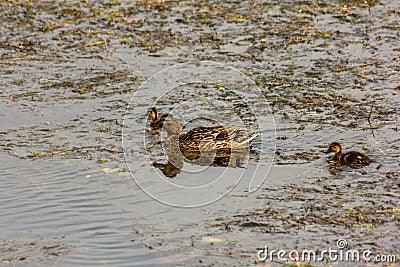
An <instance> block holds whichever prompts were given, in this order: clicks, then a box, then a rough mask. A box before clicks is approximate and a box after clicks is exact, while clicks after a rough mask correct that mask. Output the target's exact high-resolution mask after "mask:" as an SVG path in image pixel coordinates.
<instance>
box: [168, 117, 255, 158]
mask: <svg viewBox="0 0 400 267" xmlns="http://www.w3.org/2000/svg"><path fill="white" fill-rule="evenodd" d="M164 129H165V130H166V131H167V133H168V136H169V137H168V139H167V141H166V142H167V143H171V142H173V141H171V140H173V139H175V140H176V141H178V142H179V147H180V149H181V150H184V151H213V150H214V151H218V150H243V149H245V148H248V147H249V146H250V144H251V142H252V141H253V140H254V138H256V137H257V136H258V135H259V132H254V133H251V134H249V135H247V134H246V133H247V131H246V130H243V129H239V128H236V127H233V126H214V127H205V126H202V127H197V128H194V129H192V130H190V131H189V132H187V133H182V126H181V124H180V123H179V122H178V121H176V120H167V121H165V123H164Z"/></svg>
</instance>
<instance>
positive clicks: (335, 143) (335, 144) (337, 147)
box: [325, 142, 342, 154]
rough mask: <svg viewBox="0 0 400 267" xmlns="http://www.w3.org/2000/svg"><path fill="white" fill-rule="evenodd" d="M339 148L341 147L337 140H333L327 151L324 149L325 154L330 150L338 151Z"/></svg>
mask: <svg viewBox="0 0 400 267" xmlns="http://www.w3.org/2000/svg"><path fill="white" fill-rule="evenodd" d="M341 150H342V147H341V146H340V144H339V143H338V142H333V143H331V144H330V145H329V148H328V150H327V151H325V154H328V153H330V152H335V153H339V152H340V151H341Z"/></svg>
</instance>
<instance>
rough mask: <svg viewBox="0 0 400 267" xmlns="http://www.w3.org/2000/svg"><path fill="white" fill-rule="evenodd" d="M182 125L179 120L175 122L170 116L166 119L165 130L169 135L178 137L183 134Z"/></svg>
mask: <svg viewBox="0 0 400 267" xmlns="http://www.w3.org/2000/svg"><path fill="white" fill-rule="evenodd" d="M182 128H183V127H182V124H181V122H179V121H178V120H175V119H174V118H173V117H172V115H171V114H170V115H168V117H167V118H166V119H165V122H164V125H163V129H164V130H166V131H167V133H168V135H177V134H180V133H181V132H182Z"/></svg>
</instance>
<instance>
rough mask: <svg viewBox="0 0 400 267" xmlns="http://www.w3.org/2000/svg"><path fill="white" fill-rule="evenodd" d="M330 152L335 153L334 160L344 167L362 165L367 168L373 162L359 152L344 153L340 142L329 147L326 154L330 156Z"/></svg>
mask: <svg viewBox="0 0 400 267" xmlns="http://www.w3.org/2000/svg"><path fill="white" fill-rule="evenodd" d="M330 152H335V155H334V156H333V160H334V161H337V162H339V163H340V164H344V165H362V166H366V165H368V164H370V163H371V162H373V160H372V159H370V158H369V157H368V156H366V155H365V154H363V153H360V152H357V151H349V152H346V153H343V152H342V146H341V145H340V144H339V143H338V142H333V143H331V144H330V145H329V149H328V150H327V151H326V152H325V154H328V153H330Z"/></svg>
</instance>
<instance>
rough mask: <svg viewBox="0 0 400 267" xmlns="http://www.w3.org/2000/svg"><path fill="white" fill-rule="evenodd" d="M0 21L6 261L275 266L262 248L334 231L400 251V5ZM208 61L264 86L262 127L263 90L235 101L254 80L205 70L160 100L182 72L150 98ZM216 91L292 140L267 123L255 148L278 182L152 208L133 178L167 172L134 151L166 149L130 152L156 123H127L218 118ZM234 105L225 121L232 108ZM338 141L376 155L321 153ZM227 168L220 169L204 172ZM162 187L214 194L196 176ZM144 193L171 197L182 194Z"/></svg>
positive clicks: (164, 4)
mask: <svg viewBox="0 0 400 267" xmlns="http://www.w3.org/2000/svg"><path fill="white" fill-rule="evenodd" d="M0 12H1V15H2V21H1V23H0V32H1V35H0V64H1V66H0V67H1V70H0V73H1V79H0V102H1V105H0V148H1V150H0V151H1V152H0V153H1V157H0V161H1V164H0V174H1V179H0V187H1V188H2V194H1V198H0V204H1V205H0V206H1V207H2V209H1V211H2V212H1V214H2V216H1V218H0V227H1V230H2V231H1V235H0V239H1V247H0V250H1V258H0V260H1V263H0V264H1V265H5V266H20V265H21V266H25V265H29V266H43V265H46V266H81V265H105V266H133V265H136V266H168V265H173V266H175V265H183V266H210V265H217V266H219V265H224V264H225V265H228V266H230V265H234V264H235V265H239V266H246V265H250V266H251V265H261V264H262V263H261V262H260V261H258V260H257V256H256V253H257V251H258V249H260V248H263V247H264V246H265V245H268V247H270V248H273V249H286V250H292V249H299V250H302V249H314V250H323V249H328V248H329V247H332V248H336V241H337V240H338V239H339V238H342V239H346V241H347V242H348V247H349V248H351V249H357V250H359V251H362V250H365V249H369V250H371V251H373V253H374V255H375V254H382V255H384V254H394V255H397V257H398V258H400V255H399V251H400V250H399V248H400V246H399V243H400V242H399V237H398V235H395V234H393V233H396V232H398V230H399V218H400V216H399V211H398V207H399V178H400V174H399V171H400V166H399V157H400V150H399V149H400V138H399V134H398V130H399V127H400V125H399V121H400V112H399V109H398V106H399V102H400V101H399V99H400V98H399V86H400V75H399V66H400V64H399V61H400V57H399V53H400V51H399V40H400V36H399V32H400V28H399V25H400V21H399V12H400V5H399V3H397V2H396V1H351V0H349V1H317V2H308V1H296V2H292V1H287V2H282V1H268V2H262V1H259V2H257V1H255V2H247V1H244V2H243V1H242V2H240V1H239V2H222V3H214V2H210V1H200V2H196V1H195V2H193V1H192V2H177V1H135V2H131V1H111V2H106V1H104V2H96V3H86V2H78V1H76V2H75V1H72V2H71V1H68V2H63V1H61V2H56V1H55V2H49V1H47V2H40V1H29V2H28V1H0ZM199 60H209V62H217V63H220V64H221V63H223V64H225V65H226V66H230V67H233V68H235V69H236V70H238V71H240V72H241V73H243V74H244V75H245V76H246V77H248V78H250V79H251V80H253V81H254V82H255V84H256V85H257V87H258V88H259V89H260V90H261V92H260V97H261V95H262V96H263V97H264V98H265V101H266V102H267V104H268V105H267V106H266V108H265V109H262V111H263V113H262V114H261V115H260V114H256V115H257V116H256V117H258V119H259V120H258V121H257V120H254V114H252V113H251V112H247V110H248V109H247V107H248V106H250V107H254V109H253V110H256V111H258V110H257V107H260V106H261V104H260V103H259V101H260V100H259V99H260V98H255V97H253V94H250V95H248V96H249V98H248V99H247V101H246V105H247V106H246V105H244V102H243V101H242V102H240V101H239V102H234V101H236V99H235V97H236V96H237V95H238V94H236V95H235V94H230V93H237V92H238V88H242V87H243V86H244V87H246V86H248V85H249V84H251V83H250V82H248V81H246V83H245V85H243V84H242V82H243V79H235V78H234V77H237V76H232V77H233V78H232V77H231V78H230V79H229V80H226V79H225V80H224V76H223V75H221V73H210V74H209V77H205V78H204V77H203V78H202V79H201V80H196V82H194V83H182V84H181V85H180V86H174V87H173V89H174V90H172V93H171V94H169V95H166V96H165V97H163V98H161V100H160V101H158V102H157V99H158V98H159V97H160V96H162V95H163V93H164V92H165V88H164V87H163V86H164V85H165V84H169V82H171V77H169V78H168V79H164V80H162V79H161V80H157V81H156V83H155V84H157V86H156V88H151V91H150V92H151V94H146V93H145V92H143V91H140V88H142V89H143V82H144V81H146V80H148V79H151V77H154V75H156V74H157V73H158V72H159V71H162V70H163V69H165V68H168V67H171V66H174V65H176V64H178V63H187V62H194V61H199ZM193 66H198V65H196V63H194V64H193ZM192 70H193V68H190V69H187V73H189V74H191V75H192V76H193V77H196V75H199V74H200V73H196V72H193V73H190V71H192ZM182 73H183V72H182ZM204 73H205V74H207V70H205V71H204ZM204 73H203V74H204ZM180 75H183V74H181V72H180V73H178V74H177V75H176V76H178V77H181V76H180ZM164 78H165V77H164ZM147 84H149V83H147ZM190 85H193V91H190V88H191V87H190ZM141 86H142V87H141ZM252 86H253V85H252ZM199 88H200V89H199ZM201 88H204V90H202V89H201ZM188 90H189V91H188ZM137 92H140V93H137ZM195 92H196V93H195ZM246 92H247V91H246ZM135 93H137V94H136V96H140V97H139V98H138V99H135V98H133V99H134V100H135V101H133V102H132V97H133V96H134V95H135ZM150 95H151V97H150ZM233 95H235V97H233ZM204 99H205V100H207V101H205V100H204ZM210 99H214V100H215V102H216V103H217V101H218V103H222V104H220V106H218V109H217V108H216V109H215V110H218V111H219V112H218V113H217V114H221V117H222V118H223V119H222V120H223V121H224V122H226V121H229V122H231V123H232V124H238V123H240V122H245V123H243V125H244V126H246V127H248V128H249V129H258V128H257V127H259V125H261V126H262V122H263V121H262V118H269V116H272V115H273V120H274V123H275V126H276V137H279V138H274V139H273V140H272V139H271V138H272V137H271V136H272V132H271V129H269V127H267V128H268V129H264V131H263V133H265V134H267V136H268V138H269V139H267V138H264V139H258V140H255V142H254V150H255V151H256V153H255V154H251V155H250V157H249V158H248V164H247V165H246V168H245V170H246V171H248V172H249V171H251V170H253V169H254V168H255V166H261V167H264V168H265V172H266V173H267V172H268V170H269V165H268V164H266V163H268V160H271V157H270V154H273V155H274V164H273V166H272V169H271V171H270V173H269V175H268V176H267V179H266V180H265V182H264V183H263V185H262V186H261V188H260V189H259V190H257V191H256V192H254V193H249V192H248V190H247V185H248V184H246V183H243V182H242V183H240V182H239V183H238V185H237V187H236V188H233V185H234V183H227V185H228V186H227V187H225V186H224V187H221V188H219V191H217V193H218V194H220V195H223V194H224V193H226V192H227V191H230V190H232V189H233V190H232V191H230V192H227V193H228V194H226V195H225V196H224V197H222V198H221V199H220V200H218V201H217V202H214V203H213V204H210V205H205V206H202V207H198V208H190V209H182V208H174V207H171V206H168V205H165V204H162V203H160V202H159V201H157V200H154V199H153V198H151V197H149V195H148V194H146V193H145V192H144V191H142V190H141V188H140V187H139V186H138V184H137V183H135V182H134V181H133V179H132V177H131V176H130V173H129V171H128V170H131V171H133V172H135V171H139V172H140V171H141V172H142V173H141V174H142V175H143V176H141V177H153V175H159V174H160V172H157V171H156V170H154V169H153V168H151V164H152V163H153V162H152V161H151V160H149V161H143V160H140V161H139V160H137V161H135V160H134V159H133V158H129V155H135V154H134V153H142V152H143V155H144V154H146V153H147V154H148V155H150V158H151V159H156V160H159V157H160V155H161V154H159V153H158V150H157V149H161V147H160V144H159V143H156V144H154V146H147V147H144V146H143V145H142V143H141V142H142V139H135V135H131V137H132V139H129V141H130V142H131V143H130V144H131V146H130V147H128V148H129V149H132V151H133V152H132V153H133V154H128V156H127V155H126V154H125V155H124V153H123V152H124V151H123V150H124V149H125V151H128V152H130V150H127V147H126V146H125V144H123V143H122V141H121V139H122V134H123V129H124V130H125V131H126V129H127V128H126V127H132V125H134V123H138V122H141V120H142V119H143V118H144V119H145V116H144V115H143V117H141V116H140V115H138V117H135V116H133V117H129V115H132V113H130V114H128V118H132V122H133V124H129V125H126V124H125V122H124V116H125V115H126V111H127V108H128V104H129V107H131V108H132V107H134V108H136V107H137V108H138V110H141V109H142V110H144V111H146V110H147V108H148V107H150V106H151V105H153V104H154V103H156V102H157V104H158V105H159V106H160V109H161V110H162V111H163V112H166V111H169V110H180V109H181V110H185V111H187V112H186V113H185V112H183V111H181V114H180V115H182V116H183V117H184V115H185V116H187V115H188V114H189V115H190V114H193V115H195V117H201V116H200V115H202V114H206V115H207V116H208V117H209V116H210V114H214V113H216V112H214V113H213V112H211V111H213V109H212V107H213V106H212V104H213V101H208V100H210ZM189 100H190V101H189ZM188 101H189V102H188ZM230 101H231V102H230ZM232 102H234V103H237V105H236V106H235V107H236V109H234V112H233V113H232V114H234V115H235V116H228V115H227V114H228V113H229V112H226V108H225V106H224V105H223V104H224V103H232ZM188 103H189V104H188ZM215 105H217V104H215ZM177 107H178V109H176V108H177ZM241 107H242V108H241ZM179 108H180V109H179ZM128 110H129V108H128ZM142 113H145V112H142ZM207 116H206V117H207ZM125 117H126V116H125ZM184 119H185V120H190V119H193V120H192V121H191V122H192V123H193V124H192V125H191V127H194V126H195V124H196V123H200V122H202V123H206V122H207V121H204V118H203V121H201V120H197V121H196V120H195V119H196V118H186V117H184ZM208 122H209V123H210V124H212V123H216V121H215V120H214V121H208ZM257 123H259V125H258V124H257ZM141 125H143V124H141ZM265 125H270V124H268V123H266V124H265ZM124 127H125V128H124ZM132 128H134V129H131V128H129V130H131V132H130V133H135V131H136V130H139V131H141V130H142V128H141V129H136V128H135V127H132ZM261 128H262V127H261ZM125 133H126V132H125ZM332 141H339V142H341V143H342V144H343V146H344V149H346V150H348V149H354V150H359V151H364V152H366V153H367V154H368V155H369V156H370V157H371V158H373V159H374V160H375V161H376V162H375V163H373V164H371V165H370V166H368V167H365V168H362V169H351V168H349V167H336V166H333V165H332V164H329V162H328V161H327V159H329V156H327V155H325V154H324V153H323V151H324V150H326V148H327V145H328V144H329V143H330V142H332ZM269 146H272V147H273V148H271V147H269ZM275 146H276V150H275V148H274V147H275ZM266 148H268V149H266ZM160 153H161V152H160ZM147 154H146V155H147ZM260 155H261V158H262V156H263V155H266V156H265V157H264V159H267V160H260ZM125 157H127V158H128V159H131V160H130V161H129V162H128V164H127V163H126V162H125V160H124V158H125ZM185 164H186V165H187V166H188V168H195V167H198V166H194V165H190V164H187V163H185ZM189 170H192V169H189ZM227 170H228V171H229V172H231V175H232V176H233V177H234V178H235V179H236V178H237V177H238V176H240V175H242V173H243V168H228V169H227ZM220 172H221V169H220V167H215V166H211V167H210V168H208V169H207V173H208V176H207V178H209V177H210V176H212V175H213V174H218V173H220ZM245 173H246V172H245ZM157 177H158V176H157ZM164 178H165V177H164ZM248 178H251V177H247V176H246V174H245V175H244V179H243V180H242V181H246V179H248ZM206 180H207V179H206ZM165 181H167V182H171V183H173V184H177V185H184V186H192V185H204V181H203V180H201V175H193V174H191V173H189V172H185V171H184V172H181V173H179V174H178V175H177V176H176V178H174V179H173V180H168V179H165ZM145 182H146V181H145ZM209 182H210V181H209V180H207V184H208V183H209ZM139 185H141V184H139ZM224 185H225V184H224ZM146 186H149V187H147V188H156V189H160V193H162V194H163V196H165V198H167V199H168V198H172V199H176V198H175V197H176V196H177V193H176V191H175V190H174V189H170V188H160V187H158V188H157V184H154V183H152V184H150V185H148V184H146ZM152 186H153V187H152ZM210 192H214V191H210ZM213 196H214V195H213ZM202 197H204V195H196V194H193V195H191V198H190V200H191V201H193V203H197V202H196V201H203V199H202ZM183 200H185V198H183ZM283 263H284V262H283V261H280V262H276V263H273V264H271V265H276V266H280V265H282V264H283ZM312 264H313V265H318V264H317V263H312ZM329 264H331V265H334V264H335V263H329ZM376 264H378V263H376ZM339 265H341V266H342V263H340V264H339ZM354 265H357V264H354V263H352V264H349V266H354ZM358 265H360V266H361V265H363V264H362V263H359V264H358ZM378 265H379V264H378Z"/></svg>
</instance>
